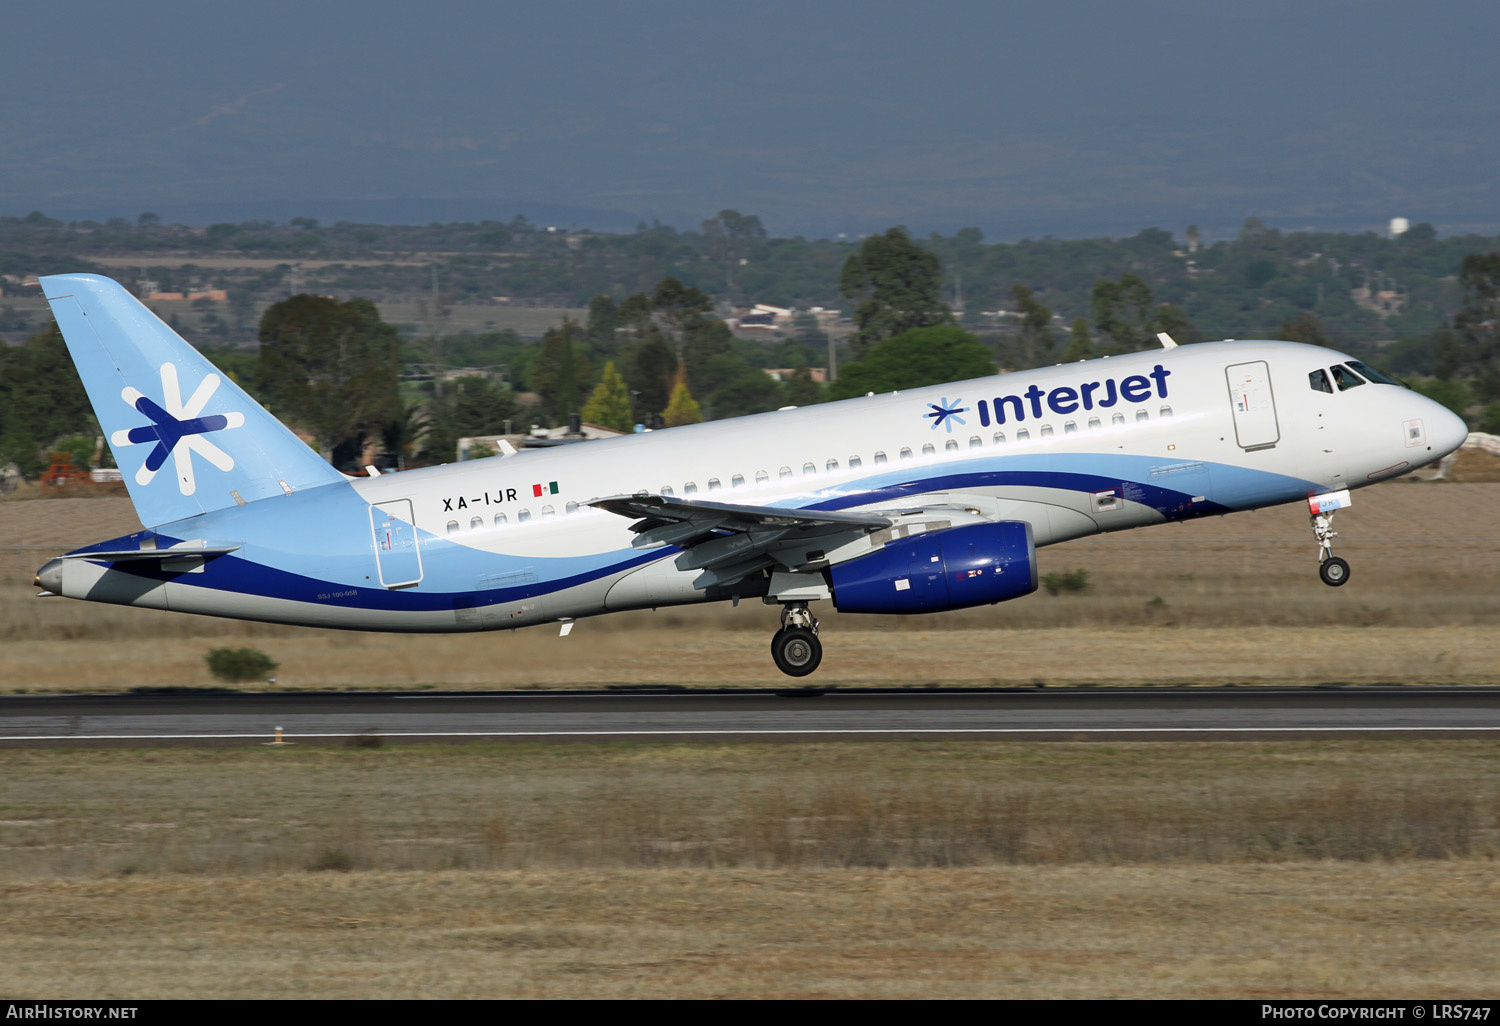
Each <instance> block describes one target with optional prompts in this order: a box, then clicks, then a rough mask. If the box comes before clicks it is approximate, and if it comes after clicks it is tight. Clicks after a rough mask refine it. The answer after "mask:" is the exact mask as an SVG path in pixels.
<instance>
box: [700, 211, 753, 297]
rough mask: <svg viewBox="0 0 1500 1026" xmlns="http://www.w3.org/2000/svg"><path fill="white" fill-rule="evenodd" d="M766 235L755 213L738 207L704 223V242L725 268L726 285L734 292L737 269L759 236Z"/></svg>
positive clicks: (710, 253)
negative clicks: (742, 210)
mask: <svg viewBox="0 0 1500 1026" xmlns="http://www.w3.org/2000/svg"><path fill="white" fill-rule="evenodd" d="M765 237H766V229H765V226H764V225H762V224H761V223H760V218H758V217H756V216H755V215H754V214H750V215H745V214H741V213H740V212H739V211H738V210H721V211H719V216H718V217H714V218H710V219H709V220H707V221H704V222H703V241H704V245H705V247H706V248H707V249H708V255H709V257H710V258H711V259H713V260H714V261H716V262H717V263H718V264H719V266H721V267H722V268H723V269H724V287H725V288H726V289H728V290H729V291H730V292H733V291H734V271H735V268H737V267H739V266H740V261H742V260H744V259H745V254H746V253H747V252H749V245H750V243H751V241H753V240H755V239H764V238H765Z"/></svg>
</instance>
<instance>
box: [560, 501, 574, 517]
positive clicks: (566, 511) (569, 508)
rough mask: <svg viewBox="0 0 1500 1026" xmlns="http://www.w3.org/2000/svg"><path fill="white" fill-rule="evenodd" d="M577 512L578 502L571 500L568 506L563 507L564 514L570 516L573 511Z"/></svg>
mask: <svg viewBox="0 0 1500 1026" xmlns="http://www.w3.org/2000/svg"><path fill="white" fill-rule="evenodd" d="M577 512H578V503H576V502H570V503H568V504H567V505H566V506H564V507H563V515H564V516H569V515H571V514H573V513H577Z"/></svg>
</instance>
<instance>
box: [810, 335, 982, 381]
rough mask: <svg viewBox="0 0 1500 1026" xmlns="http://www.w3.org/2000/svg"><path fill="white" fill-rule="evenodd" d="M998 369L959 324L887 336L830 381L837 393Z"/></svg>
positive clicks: (975, 375) (954, 378) (953, 378)
mask: <svg viewBox="0 0 1500 1026" xmlns="http://www.w3.org/2000/svg"><path fill="white" fill-rule="evenodd" d="M993 373H995V364H994V362H993V361H992V360H991V358H990V352H989V349H988V348H987V347H986V346H985V345H984V343H982V342H980V341H979V339H977V338H975V337H974V336H973V335H971V334H969V333H968V332H967V331H964V330H963V329H962V328H960V327H958V326H957V325H952V324H944V325H939V326H937V327H932V328H913V329H911V330H910V331H904V332H902V333H901V334H899V335H896V336H895V337H894V338H889V339H886V340H885V341H884V342H882V343H880V344H879V345H878V346H876V347H875V348H874V349H872V350H871V351H870V355H869V356H867V357H866V358H865V359H863V360H858V361H856V362H854V363H851V364H849V365H848V366H846V367H844V368H843V370H842V372H841V373H840V374H839V379H838V381H836V382H834V383H833V384H832V385H831V386H829V394H830V396H831V397H832V398H834V399H849V398H852V397H853V396H858V395H864V394H865V393H866V392H890V391H894V390H898V389H903V388H920V387H921V386H923V385H938V384H942V383H943V382H945V381H961V380H963V379H964V378H980V377H985V376H987V375H990V374H993Z"/></svg>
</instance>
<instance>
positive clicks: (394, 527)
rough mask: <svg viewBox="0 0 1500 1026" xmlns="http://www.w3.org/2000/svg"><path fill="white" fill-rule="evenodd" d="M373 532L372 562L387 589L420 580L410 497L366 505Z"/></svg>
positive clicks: (420, 570) (420, 554) (419, 581)
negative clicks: (373, 554) (373, 556)
mask: <svg viewBox="0 0 1500 1026" xmlns="http://www.w3.org/2000/svg"><path fill="white" fill-rule="evenodd" d="M370 528H371V530H372V531H373V532H374V534H375V565H376V567H377V569H378V570H379V572H380V583H381V584H383V585H384V586H385V587H387V588H410V587H411V586H412V585H414V584H419V583H421V580H422V553H421V551H420V550H419V548H418V546H417V528H416V526H415V518H414V517H413V516H412V511H411V500H410V499H393V500H391V501H390V502H377V503H376V504H375V505H373V506H371V507H370Z"/></svg>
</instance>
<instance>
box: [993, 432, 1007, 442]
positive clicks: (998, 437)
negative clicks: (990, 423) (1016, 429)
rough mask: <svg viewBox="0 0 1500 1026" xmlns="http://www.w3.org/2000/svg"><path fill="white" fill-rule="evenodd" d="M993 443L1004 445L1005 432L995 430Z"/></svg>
mask: <svg viewBox="0 0 1500 1026" xmlns="http://www.w3.org/2000/svg"><path fill="white" fill-rule="evenodd" d="M995 444H996V445H1004V444H1005V432H1004V431H996V432H995Z"/></svg>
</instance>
